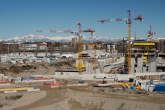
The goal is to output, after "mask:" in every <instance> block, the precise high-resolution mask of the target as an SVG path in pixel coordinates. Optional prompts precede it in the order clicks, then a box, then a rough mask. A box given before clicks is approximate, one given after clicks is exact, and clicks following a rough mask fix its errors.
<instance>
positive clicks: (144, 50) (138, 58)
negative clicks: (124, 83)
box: [125, 40, 165, 74]
mask: <svg viewBox="0 0 165 110" xmlns="http://www.w3.org/2000/svg"><path fill="white" fill-rule="evenodd" d="M158 44H159V45H158ZM162 46H163V45H162V44H161V43H159V42H149V41H147V40H134V41H133V42H132V51H131V69H130V72H131V73H133V74H134V73H154V72H164V71H165V66H164V65H165V63H164V61H165V59H164V58H165V54H164V53H162V52H159V50H160V49H158V48H159V47H162ZM125 57H126V58H125V64H126V65H125V71H128V69H127V68H128V67H127V57H128V56H127V54H126V55H125Z"/></svg>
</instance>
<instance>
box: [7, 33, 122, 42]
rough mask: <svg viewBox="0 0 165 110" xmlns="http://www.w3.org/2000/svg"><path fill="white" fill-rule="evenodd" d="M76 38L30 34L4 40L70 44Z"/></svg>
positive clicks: (100, 38)
mask: <svg viewBox="0 0 165 110" xmlns="http://www.w3.org/2000/svg"><path fill="white" fill-rule="evenodd" d="M74 37H76V36H67V37H64V36H55V37H47V36H43V35H34V34H29V35H25V36H23V37H18V36H16V37H14V38H11V39H7V40H4V41H5V42H57V41H58V42H70V41H71V40H72V38H74ZM91 39H92V38H91V37H86V36H84V37H83V41H91ZM118 40H121V39H120V38H118V39H117V38H116V39H114V38H113V39H111V38H108V37H98V36H95V37H94V38H93V41H118Z"/></svg>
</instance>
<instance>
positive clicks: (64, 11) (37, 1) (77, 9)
mask: <svg viewBox="0 0 165 110" xmlns="http://www.w3.org/2000/svg"><path fill="white" fill-rule="evenodd" d="M164 6H165V0H0V39H8V38H12V37H15V36H19V37H21V36H23V35H26V34H38V33H37V32H35V31H36V30H37V29H42V30H50V29H54V30H68V29H70V30H74V31H77V30H78V28H77V25H76V24H77V23H78V22H80V23H81V24H82V28H83V29H88V28H91V29H95V31H96V33H95V35H96V36H101V37H110V38H117V37H118V38H120V37H126V36H127V31H128V28H127V27H128V26H127V25H126V24H125V22H112V23H105V24H101V23H98V22H97V21H98V20H100V19H107V18H120V17H122V18H126V17H127V10H128V9H131V11H132V17H136V16H138V15H141V16H143V17H144V22H142V23H141V22H139V21H135V22H133V24H132V35H133V36H134V33H135V31H136V33H137V37H147V31H148V30H149V25H150V24H151V25H152V28H153V31H154V32H156V35H155V37H165V31H164V29H165V7H164ZM43 35H47V36H59V35H60V34H52V33H45V34H43ZM68 35H70V34H61V36H68ZM84 35H89V34H84Z"/></svg>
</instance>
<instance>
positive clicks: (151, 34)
mask: <svg viewBox="0 0 165 110" xmlns="http://www.w3.org/2000/svg"><path fill="white" fill-rule="evenodd" d="M155 34H156V32H152V26H151V25H150V30H149V31H148V37H149V38H150V42H152V37H153V35H155Z"/></svg>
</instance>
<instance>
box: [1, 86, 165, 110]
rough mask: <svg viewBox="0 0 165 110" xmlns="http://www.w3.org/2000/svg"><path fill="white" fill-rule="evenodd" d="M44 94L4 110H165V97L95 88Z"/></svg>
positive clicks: (62, 89) (60, 90) (68, 89)
mask: <svg viewBox="0 0 165 110" xmlns="http://www.w3.org/2000/svg"><path fill="white" fill-rule="evenodd" d="M43 91H44V92H46V95H45V96H43V95H41V96H42V97H40V98H38V100H35V101H33V99H34V98H35V97H34V98H33V95H32V97H31V98H30V100H31V101H32V103H30V104H21V105H22V107H21V105H19V104H18V103H16V102H17V101H19V100H24V98H26V100H27V99H28V98H27V97H28V96H27V97H21V98H20V99H18V100H17V101H16V102H15V103H13V104H14V105H15V104H17V105H19V106H16V105H15V107H13V108H12V109H7V108H6V109H4V110H164V108H165V95H164V94H147V95H146V94H130V93H127V92H124V93H122V91H120V92H110V91H109V89H108V88H107V89H103V88H93V87H88V88H61V89H43V90H42V91H41V92H43ZM29 94H33V93H29ZM35 96H36V95H35ZM39 96H40V95H39V93H38V97H39ZM24 103H26V102H24ZM23 105H24V106H23ZM3 108H5V107H3Z"/></svg>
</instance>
